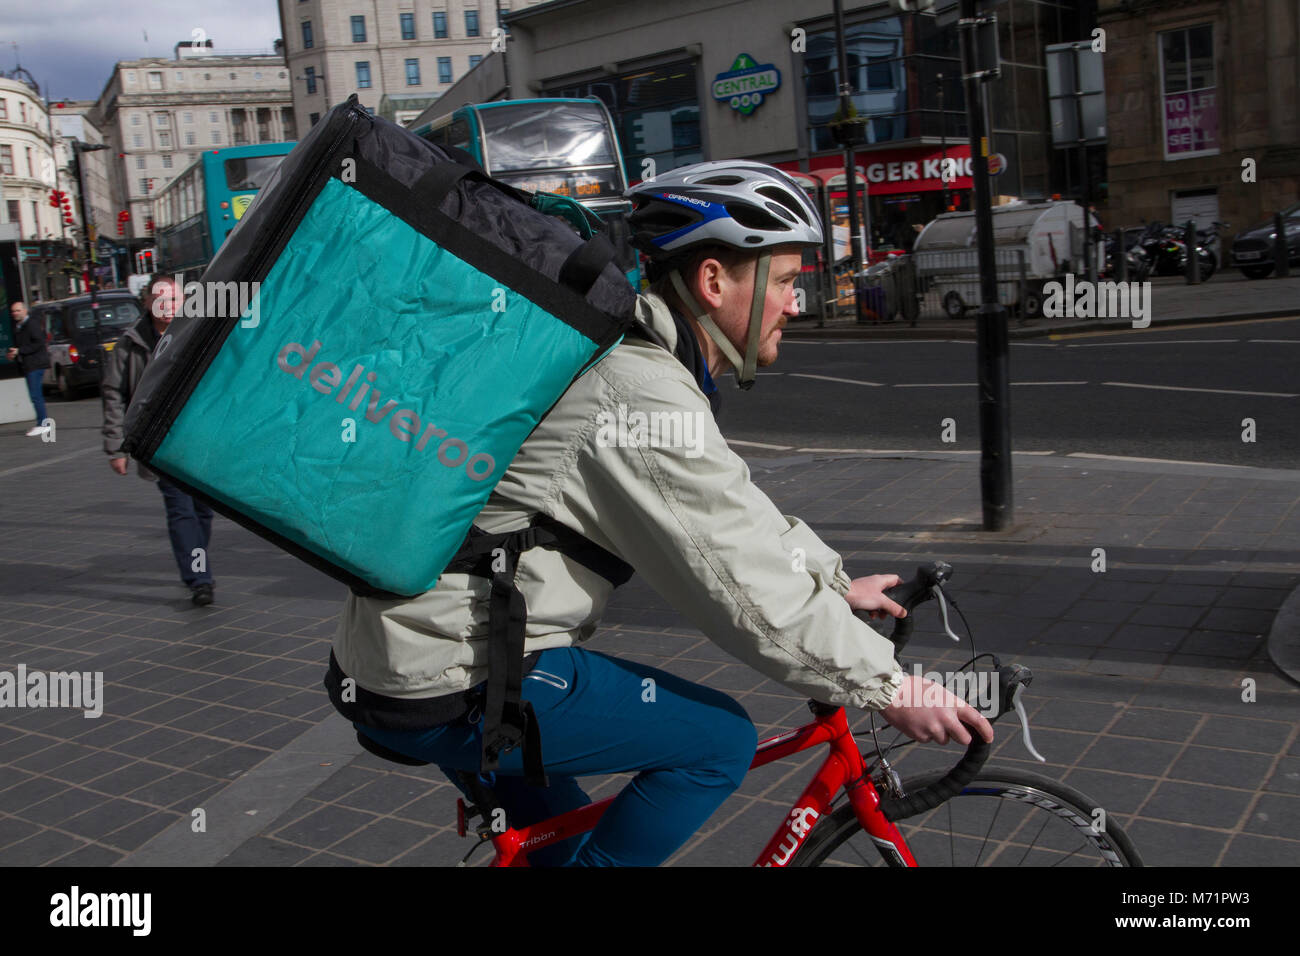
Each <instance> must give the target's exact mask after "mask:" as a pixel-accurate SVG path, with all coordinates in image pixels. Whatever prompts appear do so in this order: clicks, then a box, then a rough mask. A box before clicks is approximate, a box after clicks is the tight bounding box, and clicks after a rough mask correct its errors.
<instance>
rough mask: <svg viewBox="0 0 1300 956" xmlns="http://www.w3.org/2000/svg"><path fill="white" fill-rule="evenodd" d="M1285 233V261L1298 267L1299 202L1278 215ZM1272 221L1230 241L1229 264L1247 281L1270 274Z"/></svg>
mask: <svg viewBox="0 0 1300 956" xmlns="http://www.w3.org/2000/svg"><path fill="white" fill-rule="evenodd" d="M1282 227H1283V228H1284V229H1285V230H1286V246H1287V261H1288V262H1290V263H1293V264H1297V265H1300V203H1296V204H1295V205H1294V206H1292V207H1291V208H1289V209H1286V210H1283V212H1282ZM1275 235H1276V233H1274V231H1273V220H1272V219H1269V221H1268V222H1266V223H1263V224H1262V225H1259V226H1256V227H1255V228H1254V229H1248V230H1246V231H1245V232H1239V233H1237V238H1236V239H1234V240H1233V241H1232V265H1233V267H1234V268H1237V269H1240V270H1241V274H1242V275H1244V276H1245V277H1246V278H1247V279H1263V278H1264V277H1266V276H1269V275H1272V273H1273V267H1274V262H1273V237H1274V236H1275Z"/></svg>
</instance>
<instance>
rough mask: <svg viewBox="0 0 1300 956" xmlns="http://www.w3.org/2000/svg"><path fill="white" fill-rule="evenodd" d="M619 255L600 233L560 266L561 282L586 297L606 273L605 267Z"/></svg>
mask: <svg viewBox="0 0 1300 956" xmlns="http://www.w3.org/2000/svg"><path fill="white" fill-rule="evenodd" d="M617 255H618V252H617V251H616V250H615V249H614V246H613V244H612V243H610V241H609V240H608V239H606V238H605V235H604V233H600V232H598V233H596V234H595V235H594V236H592V237H591V238H590V239H588V240H587V241H586V242H584V243H583V244H582V245H580V246H578V248H576V249H574V250H573V251H572V252H571V253H569V257H568V258H567V259H565V260H564V265H562V266H560V281H561V282H563V283H564V284H565V285H567V286H568V287H569V288H570V289H572V290H573V291H574V292H576V293H578V295H582V296H585V295H586V294H587V293H588V292H590V291H591V287H592V286H593V285H595V284H596V280H597V279H599V278H600V274H601V273H602V272H603V271H605V266H606V265H608V264H609V263H611V262H613V261H614V259H615V257H616V256H617Z"/></svg>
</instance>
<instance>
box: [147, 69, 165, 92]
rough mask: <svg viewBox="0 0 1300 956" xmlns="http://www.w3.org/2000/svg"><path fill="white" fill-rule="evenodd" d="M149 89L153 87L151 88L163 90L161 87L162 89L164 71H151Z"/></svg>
mask: <svg viewBox="0 0 1300 956" xmlns="http://www.w3.org/2000/svg"><path fill="white" fill-rule="evenodd" d="M149 89H151V90H161V89H162V73H161V72H157V73H152V72H151V73H150V74H149Z"/></svg>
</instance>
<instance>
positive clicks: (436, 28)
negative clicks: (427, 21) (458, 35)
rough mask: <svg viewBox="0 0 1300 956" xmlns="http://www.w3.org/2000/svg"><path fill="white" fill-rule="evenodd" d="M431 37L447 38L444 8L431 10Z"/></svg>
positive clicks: (437, 38)
mask: <svg viewBox="0 0 1300 956" xmlns="http://www.w3.org/2000/svg"><path fill="white" fill-rule="evenodd" d="M433 38H434V39H435V40H445V39H447V13H446V11H444V10H435V11H433Z"/></svg>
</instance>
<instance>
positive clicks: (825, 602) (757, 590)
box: [334, 295, 902, 710]
mask: <svg viewBox="0 0 1300 956" xmlns="http://www.w3.org/2000/svg"><path fill="white" fill-rule="evenodd" d="M637 313H638V318H639V319H640V320H641V321H642V322H644V323H646V324H647V325H649V326H650V327H652V328H653V329H654V330H655V331H656V332H658V334H659V335H660V336H661V337H663V338H664V339H665V340H666V341H667V342H668V343H669V345H670V346H671V345H674V344H675V343H676V338H677V332H676V326H675V325H674V323H673V320H672V316H671V315H670V314H669V312H668V309H667V306H666V305H665V304H664V303H663V301H662V300H661V299H659V298H657V297H655V296H652V295H644V296H641V297H640V299H639V300H638V305H637ZM620 405H621V406H623V409H622V410H620V408H619V406H620ZM638 412H641V413H646V414H647V415H648V416H649V415H652V414H653V413H655V412H660V413H684V414H685V415H687V416H690V424H691V426H692V430H691V431H689V432H688V431H687V430H686V428H685V424H686V419H685V418H682V419H680V420H681V421H682V423H683V427H682V429H681V430H680V431H676V432H674V431H671V430H670V429H668V428H666V427H663V423H664V422H667V421H670V419H666V418H661V419H658V420H657V421H656V420H655V419H653V418H650V419H649V421H651V422H652V423H656V424H659V425H660V426H661V427H659V429H658V431H659V441H658V443H657V447H650V444H651V443H650V442H648V441H646V440H645V439H646V438H647V437H649V438H654V437H655V436H654V432H653V431H651V432H650V434H649V435H648V436H642V435H638V434H636V431H635V425H636V424H637V422H638V416H637V415H636V413H638ZM602 413H604V414H603V415H602ZM620 419H622V421H620ZM624 423H626V424H624ZM696 427H698V434H696V432H695V430H694V429H695V428H696ZM620 432H621V435H620ZM674 440H676V444H677V445H678V446H679V447H665V446H666V445H671V444H673V443H674ZM634 442H635V444H637V446H638V447H628V446H629V445H632V444H633V443H634ZM536 512H542V513H544V514H547V515H549V516H551V517H553V518H555V519H557V520H559V521H560V522H562V523H564V524H566V525H568V526H569V527H571V528H573V529H575V530H577V531H579V532H580V533H582V534H583V535H585V536H586V537H587V538H588V539H590V540H591V541H593V542H595V543H596V544H599V545H600V546H602V547H604V548H606V549H607V550H609V551H612V552H613V553H614V554H617V555H618V556H619V557H621V558H622V559H623V560H625V561H626V562H628V563H629V564H631V565H632V566H633V567H634V568H636V570H637V573H639V574H640V575H641V576H642V577H643V578H644V579H645V580H646V582H647V583H648V584H649V585H650V586H651V587H652V588H653V589H654V590H655V591H656V592H658V594H659V595H661V596H662V597H663V599H664V601H666V602H667V603H669V604H671V605H673V606H674V607H676V608H677V609H678V610H679V611H681V613H682V614H683V615H684V616H685V617H686V618H687V619H688V620H689V621H690V622H691V623H692V624H694V625H695V626H696V627H697V628H699V629H700V630H701V631H702V632H703V633H704V634H705V635H707V636H708V637H709V638H710V639H711V640H713V641H714V642H715V643H716V644H718V645H719V646H720V647H721V648H723V649H724V650H726V651H727V652H728V653H730V654H731V655H733V656H734V657H736V658H737V659H738V660H740V661H742V662H744V663H745V664H748V665H749V666H750V667H753V668H754V669H755V670H757V671H759V672H760V673H762V674H765V675H766V676H767V677H770V678H771V679H773V680H775V681H779V682H780V683H782V684H784V685H786V686H787V687H789V688H791V689H793V690H795V691H798V692H799V693H800V694H806V695H807V696H809V697H812V698H815V699H817V700H820V701H824V702H828V703H833V704H845V705H850V706H854V707H859V708H865V709H877V710H878V709H882V708H884V707H886V706H888V705H889V703H890V702H891V701H892V700H893V698H894V694H895V692H896V691H897V690H898V688H899V686H900V683H901V681H902V672H901V670H900V669H899V667H898V666H897V664H896V663H895V662H894V659H893V647H892V645H891V644H890V643H889V642H888V641H887V640H886V639H885V638H884V637H882V636H881V635H879V634H878V633H876V632H875V631H873V630H872V629H871V628H870V627H868V626H867V625H866V624H864V623H862V622H861V621H859V620H858V619H857V618H855V617H854V616H853V614H852V612H851V610H850V608H849V605H848V603H847V602H846V601H845V600H844V597H843V595H844V594H845V593H846V592H847V591H848V589H849V584H850V581H849V578H848V576H847V575H846V574H845V573H844V571H843V569H842V562H841V559H840V556H839V555H838V554H837V553H836V552H835V551H833V550H832V549H831V548H830V547H828V546H827V545H826V544H825V543H824V542H823V541H822V540H821V539H820V538H818V537H817V536H816V535H815V534H813V532H812V531H811V529H809V528H808V526H807V525H805V524H804V523H803V522H802V521H800V520H799V519H797V518H791V517H786V516H783V515H782V514H781V513H780V511H778V510H777V508H776V506H775V505H773V504H772V502H771V501H770V500H769V499H768V497H767V496H766V495H765V494H763V492H761V491H760V490H759V489H758V488H757V487H755V485H754V483H753V482H752V481H750V477H749V469H748V467H747V466H746V465H745V463H744V461H742V460H741V459H740V458H739V457H738V456H737V455H736V454H734V453H733V452H732V451H731V449H730V448H729V447H728V446H727V443H726V441H725V440H724V439H723V437H722V435H721V433H720V432H719V431H718V427H717V424H716V423H715V421H714V419H713V415H712V412H711V410H710V408H709V402H708V400H707V399H706V398H705V396H704V394H703V393H702V392H701V391H700V389H699V387H698V386H697V385H696V383H695V381H694V379H693V378H692V377H691V375H690V373H689V372H688V371H687V370H686V368H685V367H684V366H683V365H682V363H681V362H680V361H678V359H677V358H676V357H675V356H673V355H672V354H670V353H669V352H666V351H664V349H663V348H661V347H659V346H657V345H654V344H651V343H650V342H647V341H645V340H643V339H640V338H634V337H630V336H629V337H628V338H626V339H625V340H624V341H623V343H622V344H620V345H619V346H618V347H617V348H615V349H614V350H613V351H612V352H611V353H610V354H609V355H607V356H606V357H605V358H604V359H602V360H601V361H600V362H599V363H598V364H597V365H596V366H594V367H593V368H592V369H591V370H590V371H588V372H587V373H586V374H584V375H582V376H581V377H580V378H579V379H578V380H577V381H576V382H575V383H574V384H573V385H572V386H571V387H570V388H569V390H568V392H566V393H565V395H564V397H563V398H561V399H560V401H559V402H558V403H556V405H555V407H554V408H553V409H552V410H551V411H550V413H549V414H548V415H547V416H546V417H545V418H544V419H543V420H542V422H541V423H540V424H539V425H538V427H537V428H536V430H535V431H534V432H533V433H532V435H530V436H529V438H528V440H527V441H526V442H524V444H523V447H522V448H521V449H520V451H519V453H518V455H516V456H515V458H514V460H513V461H512V462H511V464H510V467H509V469H508V470H507V471H506V473H505V475H504V477H503V478H502V479H501V482H500V484H498V486H497V488H496V489H495V491H494V492H493V494H492V496H491V498H490V499H489V501H488V503H487V505H486V507H485V508H484V509H483V511H482V513H481V514H480V516H479V518H478V520H477V522H476V524H477V525H478V526H479V527H480V528H482V529H483V530H484V531H487V532H499V531H508V530H512V529H514V528H520V527H523V526H525V525H526V524H527V523H528V521H529V520H530V518H531V516H532V515H533V514H534V513H536ZM515 581H516V584H517V586H518V587H519V589H520V591H521V592H522V593H523V595H524V597H525V599H526V601H527V606H528V626H527V631H526V645H525V649H526V651H527V652H532V651H539V650H544V649H547V648H552V647H565V646H569V645H573V644H579V643H581V642H583V641H585V640H587V639H588V638H589V637H591V636H592V634H593V633H594V632H595V630H596V627H597V624H598V622H599V620H600V617H601V614H602V612H603V611H604V609H605V605H606V603H607V601H608V600H609V597H610V594H611V591H612V588H611V586H610V584H609V583H608V582H607V581H606V580H605V579H604V578H602V577H600V576H598V575H596V574H594V573H592V572H591V571H589V570H587V569H586V568H585V567H583V566H581V565H580V564H578V563H576V562H574V561H571V560H569V559H568V558H566V557H564V556H563V555H562V554H560V553H559V552H558V551H551V550H547V549H544V548H534V549H533V550H531V551H527V552H525V553H524V554H523V555H522V556H521V558H520V561H519V569H518V573H517V576H516V579H515ZM488 588H489V582H488V580H487V579H485V578H479V577H472V576H470V575H465V574H444V575H443V576H442V577H441V578H439V580H438V585H437V587H436V588H435V589H434V590H432V591H428V592H426V593H424V594H422V595H420V596H419V597H416V598H412V599H405V600H382V599H378V598H364V597H358V596H356V595H355V594H350V595H349V597H348V600H347V604H346V605H345V607H344V609H343V613H342V615H341V617H340V620H339V627H338V633H337V635H336V637H335V639H334V655H335V657H336V658H337V660H338V663H339V666H340V668H341V669H342V670H343V672H344V673H345V674H346V675H348V676H350V677H352V678H354V679H355V680H356V682H357V683H358V684H359V685H360V686H361V687H362V688H364V689H365V690H368V691H372V692H374V693H378V694H382V695H384V696H387V697H398V698H426V697H436V696H441V695H443V694H448V693H452V692H454V691H461V690H466V689H468V688H470V687H472V686H474V685H475V684H477V683H479V682H480V681H483V680H486V679H487V666H486V664H487V642H486V640H485V636H484V635H485V634H486V631H487V618H488V604H487V595H488Z"/></svg>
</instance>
